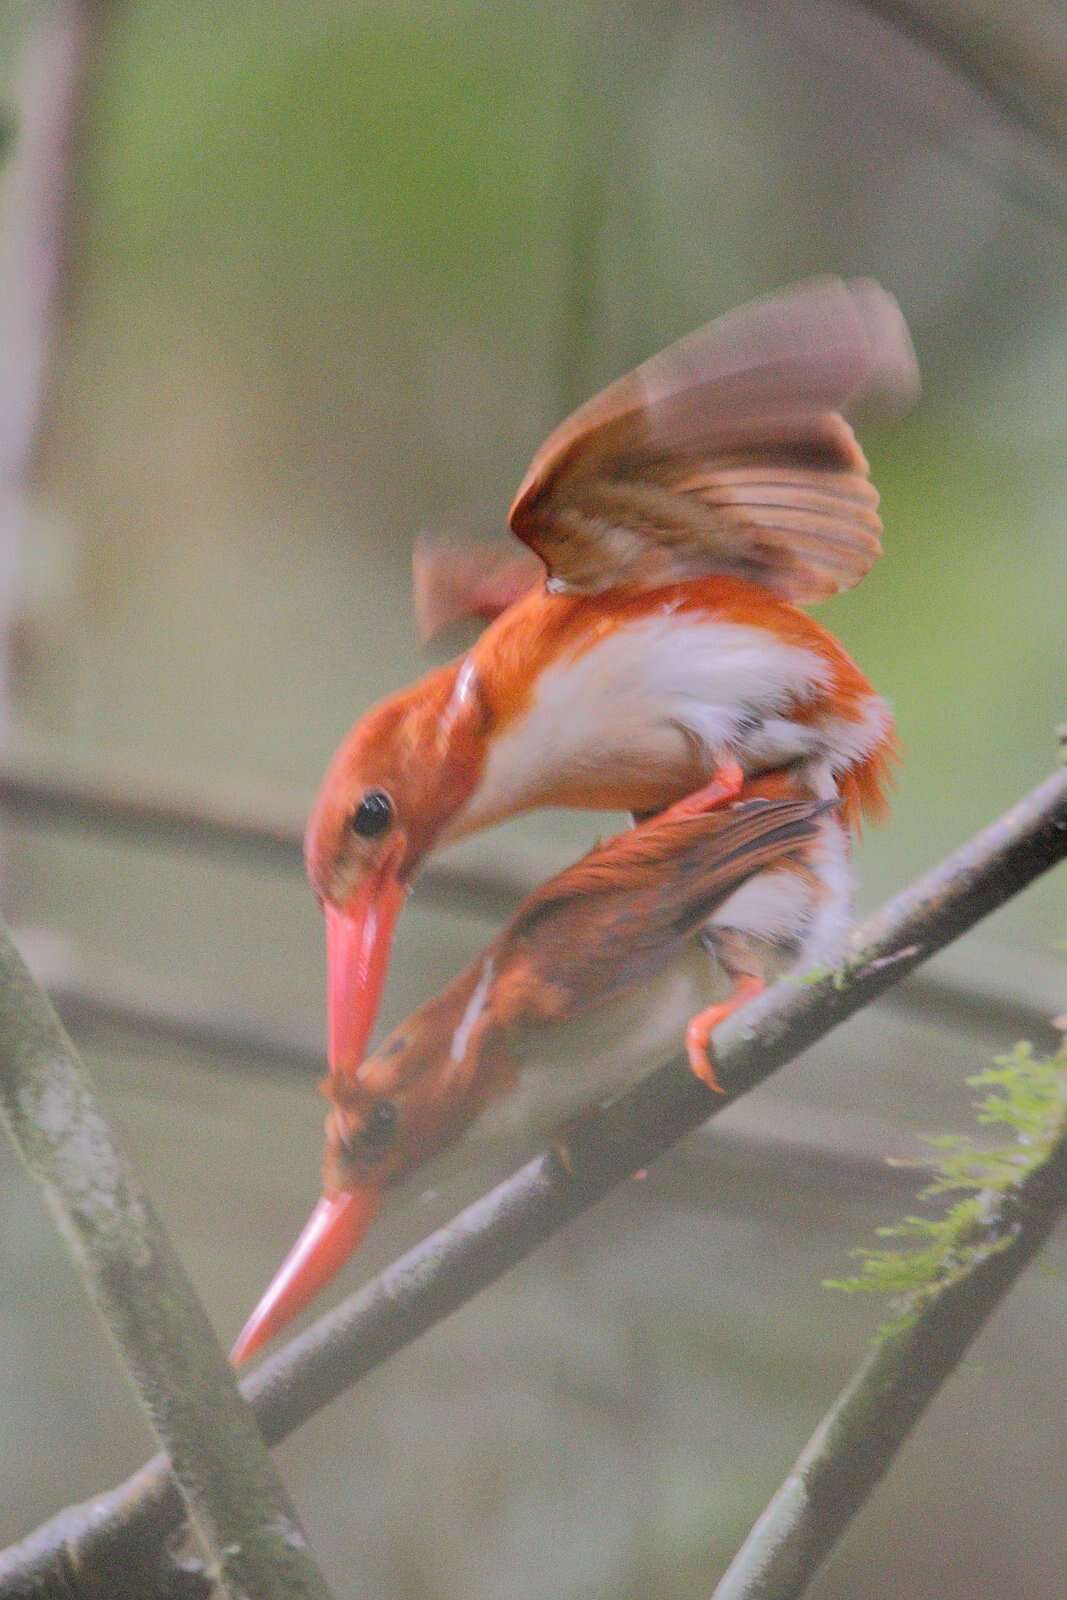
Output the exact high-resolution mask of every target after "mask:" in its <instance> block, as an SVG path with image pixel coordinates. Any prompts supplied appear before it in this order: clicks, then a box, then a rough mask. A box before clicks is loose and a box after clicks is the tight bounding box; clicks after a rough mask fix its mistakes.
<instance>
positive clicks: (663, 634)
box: [462, 609, 825, 831]
mask: <svg viewBox="0 0 1067 1600" xmlns="http://www.w3.org/2000/svg"><path fill="white" fill-rule="evenodd" d="M824 681H825V667H824V665H823V663H822V662H821V661H820V659H819V657H818V656H817V655H815V654H814V652H812V651H809V650H805V649H803V648H800V647H798V646H796V645H790V644H786V643H783V642H781V641H779V640H778V639H776V637H775V636H774V634H773V633H772V632H770V631H769V630H768V629H765V628H760V627H756V626H749V625H746V624H741V623H733V622H727V621H724V620H721V619H717V618H715V617H711V616H705V615H701V614H699V613H697V614H694V613H692V612H686V613H682V614H678V613H677V612H671V611H669V610H666V609H664V610H663V611H661V612H659V613H657V614H655V615H653V616H646V617H642V618H639V619H637V620H634V621H630V622H627V623H625V624H622V625H617V626H613V627H611V628H610V629H605V630H604V631H603V632H602V633H600V634H598V633H596V632H594V633H593V634H592V636H591V637H590V638H588V639H585V640H583V641H582V642H581V644H580V645H579V646H578V647H572V648H569V649H568V650H567V651H565V652H563V653H561V654H560V655H559V656H558V657H557V658H556V659H554V660H552V661H550V662H549V663H548V664H547V665H545V666H544V667H542V668H541V670H540V671H539V672H538V673H537V675H536V678H535V679H534V681H533V684H532V687H531V691H530V693H529V695H528V696H527V698H526V701H525V704H524V705H523V707H522V710H521V711H520V712H518V713H516V714H515V715H514V716H513V717H512V718H511V719H510V720H509V721H507V722H506V723H505V724H504V725H503V727H502V728H501V729H500V730H499V731H498V732H497V734H496V735H495V736H494V738H493V739H492V740H491V742H490V747H489V750H488V752H487V756H486V761H485V766H484V768H483V771H482V776H481V781H480V783H479V785H478V788H477V790H476V792H475V794H474V795H473V796H472V799H471V801H470V803H469V805H468V808H467V811H466V812H465V813H464V815H463V818H462V827H463V829H464V831H465V830H466V828H467V827H471V826H481V825H483V824H484V823H485V822H488V821H492V820H494V819H495V818H496V817H499V816H502V815H505V814H507V813H508V812H511V811H514V810H518V809H522V808H523V807H525V806H530V805H575V806H587V807H594V808H600V807H606V808H619V809H630V810H638V811H640V810H646V809H652V808H654V807H655V806H657V805H660V804H666V803H668V802H669V801H670V800H672V799H674V798H677V797H678V796H680V795H682V794H685V793H688V792H690V791H691V790H692V789H693V788H694V787H696V786H698V785H699V783H700V782H701V781H702V780H703V778H704V777H705V776H706V774H707V772H708V770H709V767H710V766H711V765H713V764H714V762H715V760H716V759H718V757H719V756H720V755H721V754H722V753H723V752H724V751H731V752H733V753H734V754H735V755H738V756H739V757H740V758H741V759H742V760H743V759H744V755H745V743H746V740H747V739H749V738H750V737H751V736H752V734H753V732H754V730H755V729H757V728H761V727H764V726H765V725H766V723H767V721H768V719H779V718H781V716H782V715H783V713H785V714H788V712H789V710H790V709H791V708H794V707H796V706H797V705H801V704H804V703H806V702H809V701H810V700H811V699H812V697H813V695H815V694H817V693H819V692H820V689H821V688H822V686H823V683H824ZM764 738H765V735H764ZM797 753H801V752H800V751H798V752H797Z"/></svg>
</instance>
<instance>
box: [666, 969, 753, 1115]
mask: <svg viewBox="0 0 1067 1600" xmlns="http://www.w3.org/2000/svg"><path fill="white" fill-rule="evenodd" d="M766 987H767V985H766V984H765V983H764V981H763V979H762V978H756V977H753V976H751V975H749V974H747V973H745V974H743V975H742V976H741V977H739V978H738V979H737V980H736V982H735V984H734V990H733V993H732V994H731V996H730V998H729V1000H722V1001H720V1002H719V1004H718V1005H714V1006H708V1007H707V1009H706V1010H705V1011H698V1012H697V1014H696V1016H695V1017H691V1018H690V1020H689V1025H688V1027H687V1028H686V1030H685V1053H686V1055H687V1056H688V1057H689V1065H690V1067H691V1068H692V1069H693V1072H694V1073H695V1074H696V1076H697V1077H698V1078H699V1079H700V1081H701V1083H703V1084H706V1085H707V1087H708V1088H709V1089H711V1090H713V1091H714V1092H715V1094H725V1093H726V1090H725V1089H724V1088H723V1086H722V1084H721V1083H720V1082H719V1075H718V1073H717V1072H716V1071H715V1061H714V1058H713V1056H712V1053H711V1046H710V1039H711V1035H712V1034H713V1033H714V1032H715V1029H716V1028H717V1027H718V1026H719V1024H720V1022H725V1021H726V1019H727V1017H732V1016H733V1014H734V1012H735V1011H740V1009H741V1007H742V1006H746V1005H747V1004H748V1002H749V1001H750V1000H754V999H755V998H756V996H757V995H758V994H762V993H763V991H764V989H766Z"/></svg>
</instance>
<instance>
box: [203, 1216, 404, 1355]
mask: <svg viewBox="0 0 1067 1600" xmlns="http://www.w3.org/2000/svg"><path fill="white" fill-rule="evenodd" d="M379 1199H380V1194H379V1191H378V1190H377V1189H375V1188H370V1187H367V1188H360V1189H345V1190H342V1191H341V1192H340V1193H339V1194H336V1195H323V1197H322V1199H321V1200H320V1201H319V1202H318V1204H317V1205H316V1206H315V1209H314V1211H312V1213H311V1216H310V1217H309V1218H308V1220H307V1222H306V1223H305V1224H304V1228H303V1231H302V1232H301V1234H300V1237H299V1238H298V1239H297V1241H296V1243H295V1244H294V1245H293V1248H292V1249H291V1250H290V1252H289V1254H288V1255H287V1256H286V1258H285V1260H284V1261H283V1262H282V1265H281V1267H280V1268H279V1269H278V1271H277V1272H276V1273H275V1275H274V1278H273V1279H272V1281H271V1284H270V1287H269V1288H268V1289H267V1292H266V1293H265V1294H264V1295H263V1297H262V1299H261V1300H260V1302H259V1304H258V1305H257V1306H256V1309H255V1310H254V1311H253V1313H252V1315H251V1316H250V1317H249V1319H248V1321H247V1322H246V1323H245V1325H244V1327H243V1328H242V1329H241V1332H240V1334H239V1335H238V1338H237V1342H236V1344H235V1345H234V1347H233V1349H232V1350H231V1351H230V1361H231V1362H232V1363H233V1365H234V1366H235V1367H239V1366H241V1365H242V1363H243V1362H245V1361H247V1360H248V1359H249V1357H250V1356H253V1355H255V1353H256V1351H257V1350H260V1349H262V1347H263V1346H264V1345H265V1344H267V1343H268V1342H269V1341H270V1340H271V1339H273V1338H274V1336H275V1334H277V1333H280V1332H281V1330H282V1328H284V1327H285V1326H286V1325H287V1324H288V1323H290V1322H292V1320H293V1318H294V1317H297V1316H299V1314H300V1312H301V1311H303V1310H304V1309H305V1307H306V1306H309V1305H310V1304H311V1302H312V1301H313V1300H314V1299H315V1296H316V1295H317V1294H319V1293H320V1291H321V1290H323V1289H324V1288H325V1287H326V1285H327V1284H328V1283H329V1282H330V1281H331V1279H332V1278H334V1277H335V1276H336V1275H337V1273H338V1272H339V1271H340V1270H341V1268H342V1267H343V1266H344V1264H345V1262H346V1261H347V1260H348V1258H349V1256H351V1255H353V1254H354V1252H355V1251H356V1250H358V1248H359V1246H360V1245H361V1244H362V1242H363V1239H364V1237H365V1236H366V1233H367V1229H368V1228H369V1227H370V1225H371V1223H372V1222H373V1220H374V1217H375V1215H376V1213H377V1210H378V1204H379Z"/></svg>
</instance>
